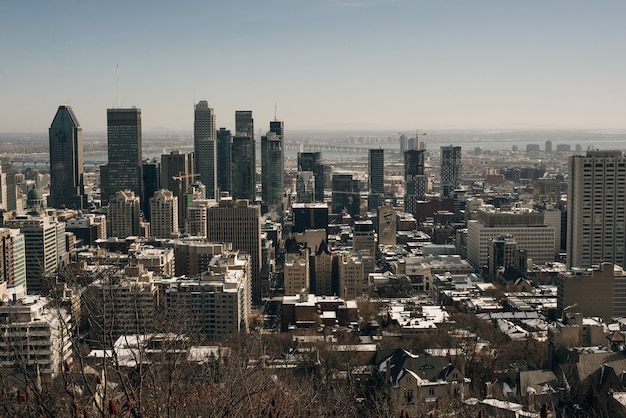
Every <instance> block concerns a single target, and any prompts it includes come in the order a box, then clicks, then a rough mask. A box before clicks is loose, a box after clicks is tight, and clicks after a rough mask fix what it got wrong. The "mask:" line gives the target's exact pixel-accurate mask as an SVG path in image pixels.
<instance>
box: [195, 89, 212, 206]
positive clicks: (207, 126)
mask: <svg viewBox="0 0 626 418" xmlns="http://www.w3.org/2000/svg"><path fill="white" fill-rule="evenodd" d="M215 126H216V125H215V112H214V111H213V108H211V107H209V103H208V102H207V101H206V100H202V101H200V102H199V103H198V104H197V105H196V110H195V113H194V124H193V145H194V152H195V160H196V165H195V166H196V173H198V174H200V178H199V179H200V181H201V182H202V183H203V184H204V185H205V186H206V194H207V197H208V198H209V199H214V198H215V193H216V192H217V149H216V148H217V147H216V142H215V140H216V127H215Z"/></svg>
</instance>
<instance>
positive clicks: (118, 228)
mask: <svg viewBox="0 0 626 418" xmlns="http://www.w3.org/2000/svg"><path fill="white" fill-rule="evenodd" d="M107 222H108V223H109V232H110V233H109V234H108V235H109V236H110V237H117V238H120V239H125V238H126V237H129V236H138V235H139V197H138V196H135V193H134V192H132V191H130V190H120V191H118V192H116V193H115V197H114V198H113V199H111V201H110V202H109V207H108V213H107Z"/></svg>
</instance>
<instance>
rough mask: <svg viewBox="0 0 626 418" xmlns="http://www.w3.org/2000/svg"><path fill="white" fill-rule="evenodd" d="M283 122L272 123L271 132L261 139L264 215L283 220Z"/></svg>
mask: <svg viewBox="0 0 626 418" xmlns="http://www.w3.org/2000/svg"><path fill="white" fill-rule="evenodd" d="M283 141H284V128H283V122H279V121H273V122H270V132H268V133H267V135H265V136H263V137H261V198H262V202H263V203H262V205H263V212H264V213H268V212H269V213H273V214H275V215H274V216H276V217H277V219H276V220H278V219H282V215H283V193H284V177H285V158H284V157H285V155H284V142H283Z"/></svg>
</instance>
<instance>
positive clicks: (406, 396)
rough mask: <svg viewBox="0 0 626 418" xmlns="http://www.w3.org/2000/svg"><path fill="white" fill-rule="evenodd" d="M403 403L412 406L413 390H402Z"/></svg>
mask: <svg viewBox="0 0 626 418" xmlns="http://www.w3.org/2000/svg"><path fill="white" fill-rule="evenodd" d="M404 401H405V402H406V403H407V404H412V403H413V390H411V389H405V390H404Z"/></svg>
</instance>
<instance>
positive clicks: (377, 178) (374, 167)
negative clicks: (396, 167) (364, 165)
mask: <svg viewBox="0 0 626 418" xmlns="http://www.w3.org/2000/svg"><path fill="white" fill-rule="evenodd" d="M368 151H369V154H368V170H369V194H368V198H367V209H368V210H376V209H378V207H379V206H380V205H382V204H383V202H384V195H385V150H384V149H382V148H378V149H369V150H368Z"/></svg>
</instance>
